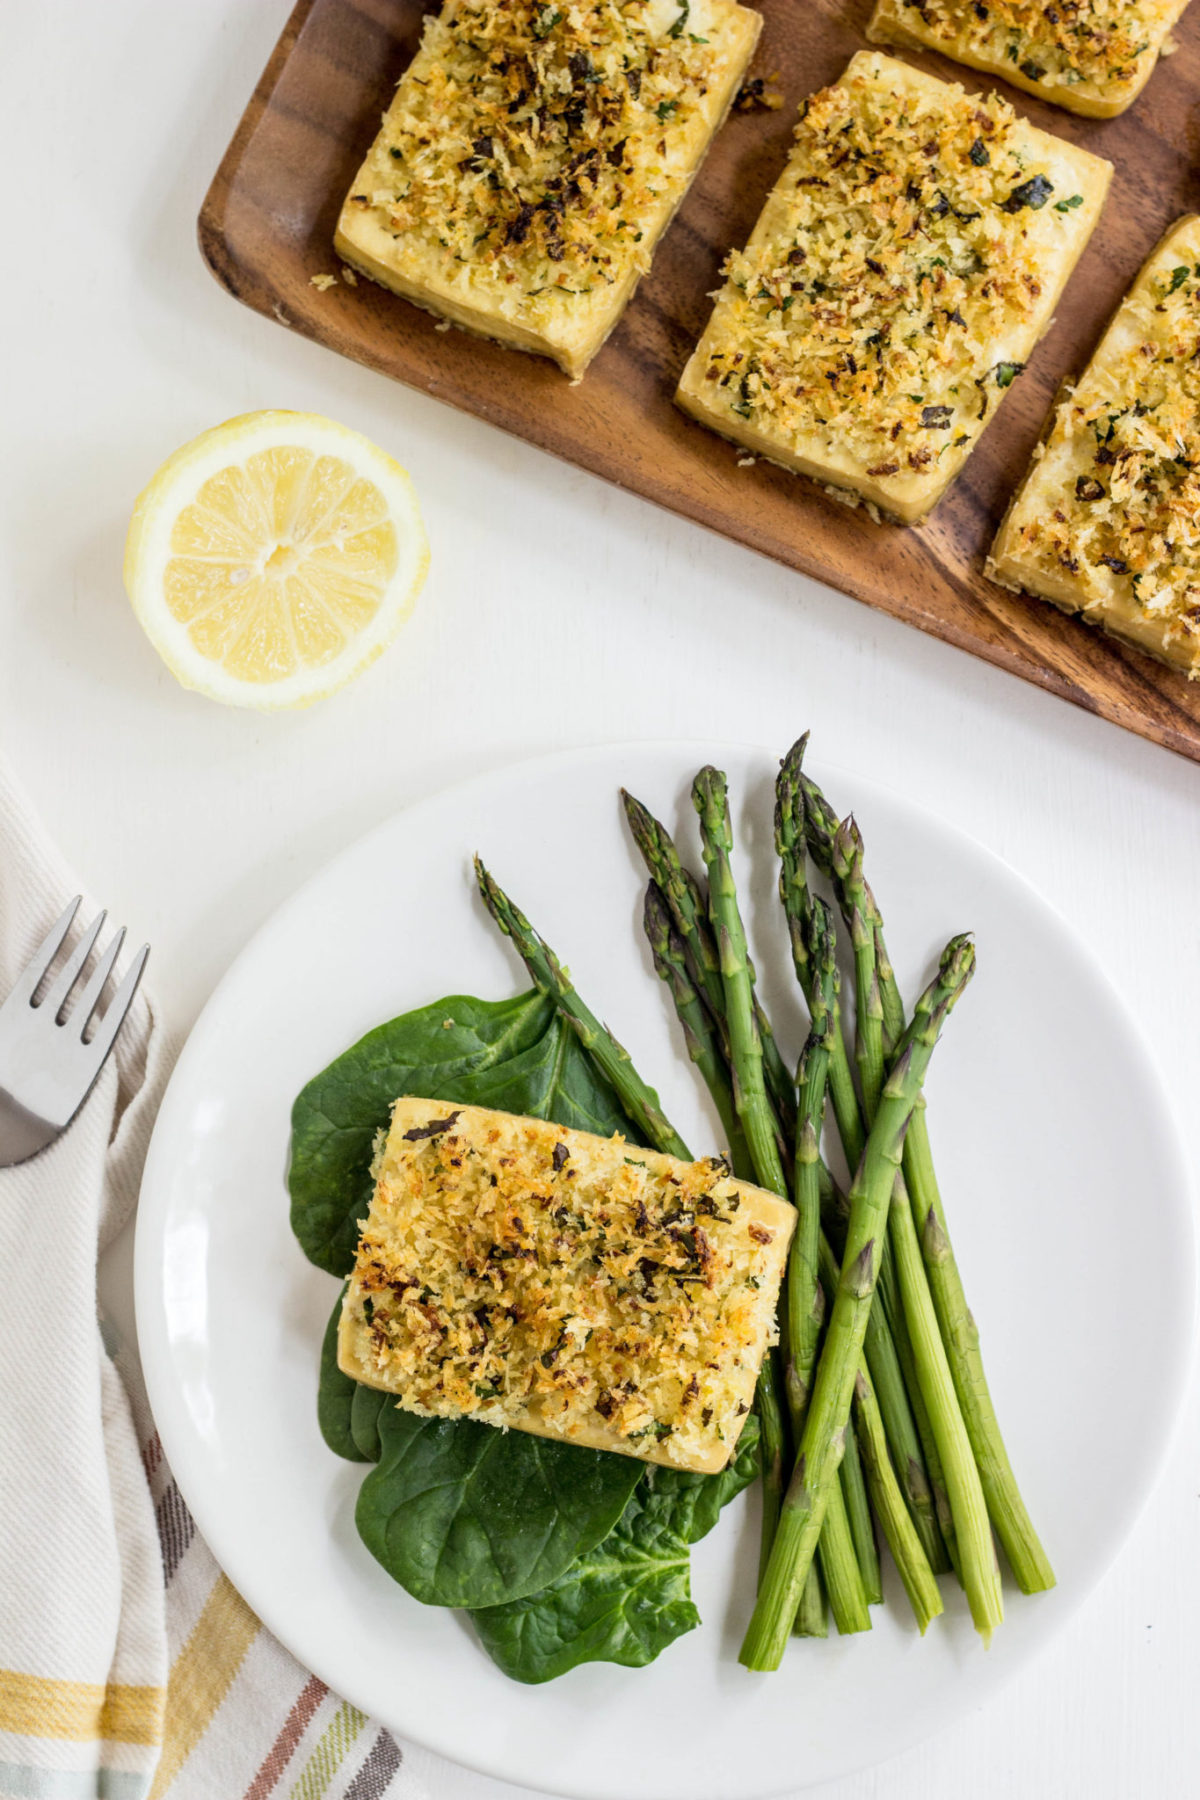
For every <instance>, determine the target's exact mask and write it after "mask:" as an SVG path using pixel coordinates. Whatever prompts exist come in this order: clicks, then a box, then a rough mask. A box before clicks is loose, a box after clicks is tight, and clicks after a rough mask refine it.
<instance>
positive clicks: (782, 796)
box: [775, 734, 953, 1571]
mask: <svg viewBox="0 0 1200 1800" xmlns="http://www.w3.org/2000/svg"><path fill="white" fill-rule="evenodd" d="M807 743H808V737H807V734H805V736H804V737H802V738H800V739H799V740H798V741H797V742H796V743H795V744H793V746H792V748H791V750H790V751H789V752H788V754H787V755H786V756H785V757H784V759H783V761H782V763H781V764H780V769H779V776H778V780H777V782H776V789H775V843H776V848H777V850H778V852H779V858H780V877H779V893H780V898H781V900H782V901H783V907H784V914H785V917H786V919H787V925H788V935H789V938H790V940H791V945H792V960H793V962H794V964H795V969H796V975H797V978H798V980H799V983H800V987H801V990H802V992H803V994H804V997H805V999H806V1000H807V1002H808V1005H809V1010H810V1012H811V1011H812V1008H813V1006H814V1003H815V996H814V986H815V983H816V982H817V981H818V979H819V974H820V970H821V968H822V967H823V966H824V964H825V963H828V965H829V966H830V967H831V968H834V979H835V981H836V968H835V965H834V944H833V930H832V925H831V923H830V922H829V918H828V910H827V909H826V907H825V903H824V901H822V900H820V899H819V898H818V897H817V896H815V895H814V894H812V892H811V891H810V889H809V886H808V876H807V869H806V845H805V825H806V820H805V808H804V787H803V783H804V779H805V778H804V776H803V774H802V765H803V758H804V751H805V748H806V746H807ZM836 829H837V822H836V821H834V822H833V826H832V829H831V832H830V860H831V859H832V836H833V833H834V832H836ZM833 1025H834V1032H833V1039H832V1042H831V1045H830V1063H829V1092H830V1099H831V1100H832V1103H833V1111H834V1118H835V1120H836V1122H837V1127H838V1135H839V1136H840V1138H841V1140H842V1148H843V1150H844V1151H845V1154H846V1161H847V1163H848V1164H849V1166H850V1168H851V1170H854V1169H857V1167H858V1164H859V1161H860V1160H861V1157H862V1151H863V1144H864V1141H865V1134H864V1131H863V1126H862V1120H861V1117H860V1114H859V1104H858V1095H857V1093H856V1092H855V1087H854V1077H853V1075H852V1073H851V1070H850V1059H849V1057H848V1055H847V1053H846V1045H845V1041H844V1039H843V1036H842V1029H841V1012H840V1008H839V1007H838V1006H837V1005H836V1004H835V1005H834V1008H833ZM831 1198H832V1190H830V1191H829V1192H828V1193H827V1195H826V1200H827V1201H828V1200H829V1199H831ZM843 1229H844V1226H843ZM839 1241H840V1239H839ZM878 1286H879V1305H877V1306H875V1307H872V1309H871V1317H870V1320H869V1322H868V1326H867V1340H866V1351H867V1362H868V1366H869V1369H870V1373H871V1377H872V1380H873V1381H874V1384H875V1387H876V1389H877V1391H878V1395H879V1404H880V1408H881V1410H882V1413H883V1417H884V1422H885V1424H886V1427H887V1435H888V1443H889V1445H890V1446H891V1451H892V1456H893V1458H894V1461H895V1465H896V1468H897V1470H898V1471H899V1475H900V1482H901V1486H902V1488H903V1490H904V1493H905V1497H906V1499H907V1502H908V1507H909V1512H910V1513H911V1515H912V1519H913V1523H914V1525H915V1527H916V1529H917V1533H918V1535H919V1537H920V1539H921V1543H922V1546H923V1548H924V1550H925V1555H926V1557H927V1559H928V1561H929V1563H930V1565H931V1566H932V1568H933V1569H934V1570H935V1571H941V1570H943V1569H945V1568H947V1567H948V1566H949V1562H950V1555H948V1553H947V1543H946V1541H945V1537H944V1533H946V1532H949V1533H951V1535H952V1531H953V1526H952V1520H951V1514H950V1505H949V1500H948V1499H947V1498H946V1497H945V1494H944V1490H943V1488H942V1487H941V1485H940V1468H939V1471H938V1475H937V1476H935V1473H934V1464H935V1462H936V1447H935V1445H934V1442H933V1436H932V1433H931V1432H929V1431H928V1430H926V1431H925V1432H922V1431H921V1429H920V1426H921V1424H922V1422H924V1423H925V1424H926V1425H927V1419H925V1417H924V1409H923V1407H922V1405H921V1402H920V1397H919V1392H918V1389H917V1384H916V1370H915V1366H914V1364H913V1359H912V1350H911V1346H910V1344H909V1342H908V1331H907V1326H906V1324H905V1320H904V1314H903V1309H902V1307H901V1304H900V1293H899V1286H898V1283H897V1280H896V1271H895V1267H894V1264H893V1259H892V1255H891V1249H890V1246H889V1245H888V1243H887V1240H886V1238H885V1240H884V1243H883V1247H882V1258H881V1262H880V1267H879V1278H878ZM918 1409H919V1410H918ZM939 1520H941V1521H942V1524H941V1525H939ZM951 1554H952V1552H951Z"/></svg>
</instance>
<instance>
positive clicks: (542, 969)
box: [475, 857, 691, 1161]
mask: <svg viewBox="0 0 1200 1800" xmlns="http://www.w3.org/2000/svg"><path fill="white" fill-rule="evenodd" d="M475 878H476V880H477V881H478V883H479V891H480V893H481V894H482V895H483V899H484V904H485V905H486V906H487V909H488V911H489V912H490V913H491V915H492V917H493V919H495V921H496V923H497V925H498V926H499V927H500V929H501V931H502V932H503V933H504V934H505V936H506V937H510V938H511V939H512V941H513V943H514V944H515V945H516V948H517V950H518V951H519V952H520V955H521V958H522V960H523V961H524V963H525V967H526V968H527V969H528V970H529V973H530V974H531V975H532V977H533V979H534V982H535V984H536V986H537V987H539V988H540V989H541V990H542V992H543V993H545V994H548V995H550V997H551V998H552V999H553V1000H554V1003H555V1005H556V1006H557V1007H558V1010H559V1012H560V1013H561V1014H562V1016H563V1017H564V1018H565V1019H566V1020H567V1021H568V1023H569V1024H571V1025H572V1026H573V1027H574V1029H575V1032H576V1035H577V1036H578V1038H579V1041H580V1043H581V1044H582V1045H583V1047H584V1049H585V1050H586V1051H587V1053H588V1055H589V1056H590V1057H591V1058H592V1060H593V1062H594V1063H595V1064H596V1066H597V1068H599V1069H600V1070H601V1071H602V1072H603V1074H605V1075H606V1076H607V1077H608V1080H609V1081H610V1082H611V1084H612V1087H613V1091H614V1092H615V1094H616V1095H617V1098H618V1099H619V1100H620V1102H621V1105H622V1106H623V1107H624V1109H625V1111H626V1112H627V1113H628V1114H629V1118H630V1122H631V1123H632V1124H634V1125H636V1126H637V1127H638V1129H639V1131H640V1132H641V1133H642V1134H643V1135H644V1138H645V1141H646V1143H647V1144H648V1145H649V1146H650V1147H651V1148H652V1149H654V1150H662V1151H665V1152H666V1154H667V1155H668V1156H681V1157H683V1158H684V1159H685V1160H687V1161H690V1160H691V1159H690V1156H689V1154H688V1148H687V1145H686V1144H685V1143H684V1141H683V1139H682V1138H681V1137H680V1136H679V1134H678V1132H677V1131H675V1130H673V1128H672V1127H671V1125H670V1124H669V1123H668V1121H667V1118H666V1115H665V1114H664V1112H663V1110H662V1107H661V1105H660V1104H659V1099H658V1095H657V1094H656V1093H655V1091H654V1089H653V1088H652V1087H647V1085H646V1083H645V1082H644V1081H643V1080H642V1078H641V1076H640V1075H639V1074H638V1072H637V1070H636V1069H635V1068H634V1066H633V1063H632V1061H631V1059H630V1055H629V1052H628V1050H626V1049H624V1048H623V1046H622V1045H620V1044H618V1042H617V1040H616V1039H615V1038H614V1037H613V1035H612V1033H611V1032H610V1031H608V1030H607V1028H606V1027H605V1026H603V1025H602V1024H601V1023H600V1021H599V1019H598V1018H597V1017H596V1016H595V1014H594V1013H592V1012H590V1011H589V1010H588V1008H587V1007H586V1006H585V1005H584V1003H583V1001H582V1000H581V999H580V997H579V995H578V994H577V993H576V992H575V989H574V988H573V987H572V985H571V978H570V975H569V973H568V971H567V970H566V969H564V968H563V966H562V964H561V963H560V962H559V960H558V958H557V957H556V956H555V954H554V952H553V950H551V949H550V947H549V945H548V944H547V943H545V942H544V940H543V939H542V938H540V937H539V936H538V934H537V932H536V931H535V930H534V929H533V926H532V925H531V924H530V923H529V920H528V919H527V918H526V917H525V915H524V913H522V912H519V911H518V910H517V908H516V907H515V906H514V905H513V903H512V901H511V900H510V899H509V897H508V895H507V894H506V893H505V892H504V890H503V889H502V888H501V887H499V886H498V885H497V883H496V882H495V881H494V880H493V879H492V877H491V875H489V873H488V871H487V870H486V869H485V868H484V866H483V863H482V862H481V861H480V859H479V858H478V857H476V858H475Z"/></svg>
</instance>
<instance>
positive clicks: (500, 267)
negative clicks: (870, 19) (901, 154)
mask: <svg viewBox="0 0 1200 1800" xmlns="http://www.w3.org/2000/svg"><path fill="white" fill-rule="evenodd" d="M685 26H686V27H687V29H685ZM701 27H702V29H701ZM760 29H761V19H760V17H759V15H758V14H757V13H756V12H753V11H751V10H749V9H748V8H746V7H743V6H740V5H738V4H736V3H735V0H696V3H695V4H693V5H692V6H691V8H690V9H684V8H683V7H682V6H680V5H676V4H675V0H630V3H629V4H626V5H624V6H621V7H619V8H618V7H613V6H611V5H607V4H602V3H601V0H595V3H593V4H583V5H575V6H572V7H570V8H566V7H559V6H557V5H555V4H552V3H551V4H546V3H544V0H446V4H445V5H444V6H443V9H442V12H441V15H440V16H439V17H438V18H431V19H430V20H429V21H428V23H427V25H426V29H425V35H424V38H423V40H422V44H421V48H420V50H419V51H418V53H417V56H416V58H415V59H414V61H413V63H412V64H411V65H410V67H409V69H408V70H407V71H406V72H405V75H404V77H403V79H402V80H401V82H400V86H399V88H398V90H397V93H396V97H395V99H394V101H393V102H392V105H391V107H390V108H389V110H388V112H387V115H386V117H385V119H384V122H383V127H382V129H381V131H380V133H379V135H378V137H377V138H376V140H375V142H374V144H373V145H372V147H371V149H370V151H369V152H368V154H367V158H366V160H365V162H364V163H363V165H362V168H361V169H360V170H359V172H358V174H357V175H356V177H355V179H354V183H353V185H352V187H351V190H350V193H349V195H348V196H347V199H346V202H345V205H344V206H343V208H342V212H341V217H340V219H339V221H338V226H337V232H336V236H335V239H334V242H335V246H336V248H337V250H338V252H339V254H340V255H341V256H343V257H344V258H345V259H346V261H347V262H350V263H352V264H353V265H354V266H355V268H357V269H360V270H361V271H362V272H363V273H364V274H367V275H369V276H370V277H371V278H372V279H373V280H375V281H378V282H380V283H382V285H383V286H385V287H388V288H391V289H392V290H393V291H394V292H396V293H398V294H401V295H403V296H404V297H405V298H406V299H408V300H411V301H413V302H414V303H415V304H416V305H418V306H422V307H424V308H425V309H426V310H427V311H430V312H433V313H436V314H438V315H439V316H440V317H442V318H445V319H449V320H450V321H452V322H453V323H454V324H456V325H460V326H462V327H463V328H465V329H466V330H469V331H474V332H477V333H479V334H481V335H483V336H487V337H492V338H497V339H499V340H500V341H501V342H502V343H505V344H508V345H510V346H511V347H513V348H515V349H520V350H528V351H532V352H534V353H536V354H539V355H544V356H549V357H552V358H553V359H554V360H555V361H556V362H558V363H559V365H560V366H561V367H562V368H563V369H564V370H565V371H566V373H567V374H569V375H570V376H572V378H574V379H576V380H578V379H579V377H580V376H581V375H582V374H583V372H584V370H585V369H586V367H587V365H588V363H589V362H590V360H591V359H592V357H593V356H594V355H595V354H596V352H597V350H598V349H599V348H600V346H601V344H602V343H603V342H604V340H605V338H606V337H607V336H608V334H609V332H610V331H611V330H612V329H613V326H614V325H615V324H616V322H617V320H618V319H619V317H620V315H621V312H622V310H623V309H624V307H625V305H626V303H627V302H628V300H629V298H630V296H631V294H632V293H633V290H634V288H635V287H636V285H637V282H638V280H639V279H640V277H641V276H642V275H643V274H644V273H645V271H646V269H647V268H648V267H649V265H650V259H651V256H652V254H653V250H654V247H655V245H656V244H657V242H658V239H659V238H660V237H661V235H662V233H663V231H664V230H665V229H666V227H667V225H668V224H669V223H670V220H671V217H672V215H673V214H674V212H675V209H676V208H677V207H678V205H679V203H680V201H681V200H682V199H683V196H684V195H685V193H686V192H687V188H688V185H689V183H690V181H691V179H692V176H693V175H694V173H695V171H696V169H697V168H698V167H699V164H700V162H701V161H702V160H703V157H704V153H705V151H706V150H707V148H708V145H709V143H710V141H711V139H712V137H713V135H714V133H715V132H716V130H717V129H718V128H719V126H720V124H721V121H722V120H723V118H724V117H725V114H726V113H727V111H728V109H729V106H730V104H731V103H732V100H733V98H734V95H735V94H736V92H737V90H738V86H739V84H740V82H741V79H742V75H743V74H744V72H745V69H746V66H747V64H748V63H749V60H750V57H751V55H752V54H753V51H754V46H755V44H756V42H757V39H758V34H759V31H760Z"/></svg>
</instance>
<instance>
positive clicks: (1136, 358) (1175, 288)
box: [989, 214, 1200, 679]
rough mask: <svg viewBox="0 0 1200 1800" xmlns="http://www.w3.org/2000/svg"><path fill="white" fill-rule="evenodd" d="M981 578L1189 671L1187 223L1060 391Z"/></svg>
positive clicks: (1198, 372)
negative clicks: (1072, 381)
mask: <svg viewBox="0 0 1200 1800" xmlns="http://www.w3.org/2000/svg"><path fill="white" fill-rule="evenodd" d="M989 573H990V574H992V575H993V576H994V577H995V579H996V580H997V581H999V582H1001V583H1003V585H1004V586H1006V587H1015V588H1024V589H1025V590H1026V591H1027V592H1029V593H1031V594H1038V595H1040V596H1041V597H1042V598H1043V599H1045V600H1052V601H1053V602H1054V604H1055V605H1056V606H1060V607H1062V608H1063V610H1064V611H1065V612H1078V613H1082V615H1083V617H1084V618H1085V619H1087V620H1088V621H1089V623H1090V624H1093V625H1101V626H1103V627H1104V629H1105V630H1106V631H1111V632H1113V633H1114V634H1115V635H1116V636H1117V637H1121V638H1127V639H1128V640H1129V641H1130V642H1131V643H1134V644H1137V645H1138V646H1139V647H1140V648H1141V649H1143V650H1148V651H1149V652H1150V654H1151V655H1152V656H1157V657H1159V658H1161V660H1162V661H1163V662H1168V663H1172V664H1173V665H1174V666H1175V667H1176V668H1180V669H1183V670H1185V671H1186V673H1187V674H1188V675H1189V676H1191V677H1192V678H1193V679H1194V678H1195V677H1196V676H1197V675H1198V674H1200V218H1198V217H1197V216H1196V215H1194V214H1193V215H1191V216H1190V217H1188V218H1185V219H1180V220H1179V221H1178V223H1177V224H1175V225H1173V226H1172V227H1171V229H1170V231H1169V232H1168V233H1167V235H1166V236H1165V237H1164V238H1163V239H1162V241H1161V243H1160V244H1159V245H1158V246H1157V248H1156V249H1155V250H1154V251H1153V252H1152V254H1151V256H1150V258H1149V260H1148V261H1147V262H1146V263H1145V265H1144V266H1143V268H1142V269H1141V271H1140V273H1139V275H1138V277H1137V280H1136V281H1135V282H1134V284H1133V286H1132V288H1131V289H1130V291H1129V293H1128V295H1127V296H1126V298H1125V300H1124V301H1123V302H1122V303H1121V305H1120V307H1119V308H1118V310H1117V312H1116V315H1115V317H1114V318H1113V321H1112V323H1111V324H1110V325H1109V327H1108V330H1107V332H1106V333H1105V335H1104V337H1103V338H1102V339H1101V342H1100V346H1099V348H1098V350H1097V351H1096V354H1095V355H1094V356H1093V358H1092V361H1091V363H1090V365H1089V367H1088V369H1087V372H1086V373H1085V375H1084V376H1083V378H1082V380H1081V381H1080V382H1079V384H1078V386H1077V387H1075V388H1074V389H1071V388H1067V389H1066V390H1065V392H1064V394H1063V397H1062V398H1061V400H1060V402H1059V404H1058V407H1057V409H1056V411H1055V412H1054V413H1053V414H1052V416H1051V419H1050V422H1049V427H1048V435H1047V436H1046V438H1045V439H1044V441H1043V442H1042V443H1041V444H1040V445H1039V446H1038V449H1037V450H1036V451H1035V453H1034V460H1033V464H1032V467H1031V468H1030V471H1029V474H1028V475H1027V477H1026V479H1025V483H1024V486H1023V487H1022V488H1021V489H1020V490H1019V492H1018V493H1017V495H1016V497H1015V499H1014V500H1013V503H1012V505H1011V506H1010V507H1009V510H1008V513H1007V514H1006V516H1005V519H1004V522H1003V524H1002V525H1001V527H1000V531H999V534H998V536H997V538H996V542H995V544H994V545H993V547H992V562H991V564H990V565H989Z"/></svg>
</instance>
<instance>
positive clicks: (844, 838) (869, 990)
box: [833, 816, 883, 1125]
mask: <svg viewBox="0 0 1200 1800" xmlns="http://www.w3.org/2000/svg"><path fill="white" fill-rule="evenodd" d="M833 859H834V867H835V869H836V870H837V875H838V892H839V895H844V896H845V901H846V905H847V908H848V913H849V916H848V918H847V921H846V923H847V925H848V926H849V930H850V942H851V945H852V946H853V949H854V1006H855V1035H854V1057H855V1061H856V1062H857V1064H858V1080H859V1086H860V1088H861V1090H862V1098H863V1110H864V1112H865V1115H866V1120H867V1124H868V1125H869V1124H870V1122H871V1120H872V1118H873V1117H874V1115H875V1108H876V1106H877V1105H878V1104H879V1095H880V1091H881V1090H882V1088H883V1000H882V997H881V995H880V991H879V973H878V969H877V966H876V957H875V929H874V921H873V919H872V917H871V913H870V911H869V909H868V906H867V895H866V881H865V879H864V876H863V842H862V835H861V833H860V832H859V829H858V826H857V825H856V824H855V822H854V818H853V816H851V817H850V818H848V819H846V820H845V821H844V822H843V823H842V824H841V825H839V826H838V829H837V832H836V834H835V836H834V840H833Z"/></svg>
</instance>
